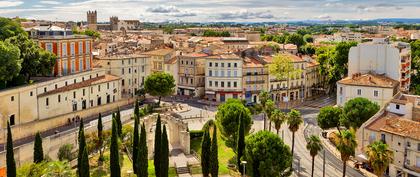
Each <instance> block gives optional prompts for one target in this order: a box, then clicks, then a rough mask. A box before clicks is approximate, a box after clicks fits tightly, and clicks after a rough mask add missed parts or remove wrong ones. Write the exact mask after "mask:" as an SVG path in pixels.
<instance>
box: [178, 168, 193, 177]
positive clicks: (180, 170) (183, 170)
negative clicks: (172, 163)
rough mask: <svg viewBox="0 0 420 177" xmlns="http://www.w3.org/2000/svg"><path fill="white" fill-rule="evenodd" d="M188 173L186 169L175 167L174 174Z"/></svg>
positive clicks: (188, 170)
mask: <svg viewBox="0 0 420 177" xmlns="http://www.w3.org/2000/svg"><path fill="white" fill-rule="evenodd" d="M189 173H190V169H189V168H188V167H177V168H176V174H178V175H180V174H189Z"/></svg>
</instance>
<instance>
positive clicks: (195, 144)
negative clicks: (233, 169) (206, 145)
mask: <svg viewBox="0 0 420 177" xmlns="http://www.w3.org/2000/svg"><path fill="white" fill-rule="evenodd" d="M201 139H202V138H194V139H191V142H190V148H191V150H194V151H195V152H196V153H197V155H198V156H200V154H201ZM217 145H218V157H219V174H221V175H224V174H229V171H230V170H229V168H228V163H229V160H230V159H232V158H233V157H234V156H235V152H233V150H232V149H231V148H229V147H227V146H226V142H225V141H224V140H223V139H222V137H221V135H220V131H219V130H217ZM199 158H200V157H199ZM191 171H192V172H193V174H197V173H196V172H198V173H201V168H200V167H198V169H197V167H192V170H191Z"/></svg>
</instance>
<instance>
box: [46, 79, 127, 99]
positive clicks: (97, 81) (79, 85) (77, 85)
mask: <svg viewBox="0 0 420 177" xmlns="http://www.w3.org/2000/svg"><path fill="white" fill-rule="evenodd" d="M119 79H121V78H120V77H118V76H114V75H110V74H106V75H102V76H99V77H95V78H92V79H89V80H85V81H83V82H77V83H75V84H71V85H67V86H64V87H60V88H57V89H55V90H51V91H48V92H45V93H42V94H40V95H39V97H43V96H47V95H51V94H56V93H61V92H66V91H70V90H75V89H79V88H83V87H89V86H91V85H96V84H101V83H106V82H111V81H115V80H119Z"/></svg>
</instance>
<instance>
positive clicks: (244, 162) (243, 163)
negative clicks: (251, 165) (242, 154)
mask: <svg viewBox="0 0 420 177" xmlns="http://www.w3.org/2000/svg"><path fill="white" fill-rule="evenodd" d="M246 163H247V162H246V161H245V160H244V161H241V164H242V165H243V166H244V171H243V173H242V174H243V177H245V176H246V173H245V167H246Z"/></svg>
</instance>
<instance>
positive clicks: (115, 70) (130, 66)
mask: <svg viewBox="0 0 420 177" xmlns="http://www.w3.org/2000/svg"><path fill="white" fill-rule="evenodd" d="M95 60H97V61H98V64H99V66H100V67H101V68H104V69H105V70H106V72H107V73H108V74H112V75H115V76H119V77H121V95H122V96H123V97H133V96H134V95H135V94H136V92H137V90H139V89H140V88H142V87H143V86H144V82H145V80H146V77H147V69H148V67H149V66H148V65H147V57H146V56H145V55H135V54H133V55H111V56H99V57H97V58H95Z"/></svg>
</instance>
